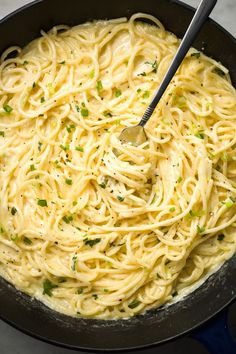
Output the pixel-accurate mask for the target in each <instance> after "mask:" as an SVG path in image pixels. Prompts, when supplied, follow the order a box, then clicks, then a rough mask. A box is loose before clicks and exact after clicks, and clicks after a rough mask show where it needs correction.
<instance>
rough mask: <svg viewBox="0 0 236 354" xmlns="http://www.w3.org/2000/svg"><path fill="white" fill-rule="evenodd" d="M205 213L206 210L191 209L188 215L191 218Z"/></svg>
mask: <svg viewBox="0 0 236 354" xmlns="http://www.w3.org/2000/svg"><path fill="white" fill-rule="evenodd" d="M204 214H205V212H204V210H190V212H189V213H188V216H189V217H191V218H195V217H200V216H203V215H204Z"/></svg>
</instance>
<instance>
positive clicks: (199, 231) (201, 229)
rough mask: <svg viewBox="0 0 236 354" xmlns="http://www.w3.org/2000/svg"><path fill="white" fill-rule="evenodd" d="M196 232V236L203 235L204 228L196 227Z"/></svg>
mask: <svg viewBox="0 0 236 354" xmlns="http://www.w3.org/2000/svg"><path fill="white" fill-rule="evenodd" d="M197 232H198V234H203V232H205V227H204V226H199V225H197Z"/></svg>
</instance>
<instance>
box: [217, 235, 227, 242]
mask: <svg viewBox="0 0 236 354" xmlns="http://www.w3.org/2000/svg"><path fill="white" fill-rule="evenodd" d="M224 238H225V235H224V234H219V235H218V236H217V240H218V241H223V239H224Z"/></svg>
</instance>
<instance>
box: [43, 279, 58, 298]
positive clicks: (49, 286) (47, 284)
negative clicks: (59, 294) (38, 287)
mask: <svg viewBox="0 0 236 354" xmlns="http://www.w3.org/2000/svg"><path fill="white" fill-rule="evenodd" d="M56 288H58V285H56V284H53V283H52V282H51V281H50V280H48V279H46V280H44V282H43V295H48V296H50V297H51V296H52V290H53V289H56Z"/></svg>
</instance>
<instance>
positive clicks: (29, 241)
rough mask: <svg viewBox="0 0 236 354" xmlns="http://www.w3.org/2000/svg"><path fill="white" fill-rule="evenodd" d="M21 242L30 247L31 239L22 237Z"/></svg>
mask: <svg viewBox="0 0 236 354" xmlns="http://www.w3.org/2000/svg"><path fill="white" fill-rule="evenodd" d="M23 242H24V243H25V244H26V245H32V243H33V242H32V240H31V239H29V238H28V237H24V238H23Z"/></svg>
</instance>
